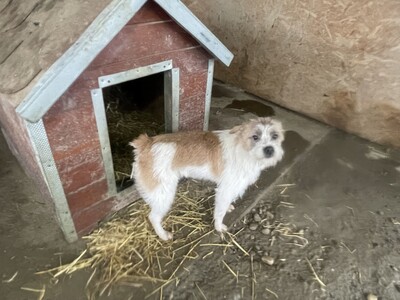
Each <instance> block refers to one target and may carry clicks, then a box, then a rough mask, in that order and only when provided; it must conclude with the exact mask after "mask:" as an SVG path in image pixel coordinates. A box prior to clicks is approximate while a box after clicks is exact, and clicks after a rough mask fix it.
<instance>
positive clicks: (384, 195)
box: [0, 82, 400, 300]
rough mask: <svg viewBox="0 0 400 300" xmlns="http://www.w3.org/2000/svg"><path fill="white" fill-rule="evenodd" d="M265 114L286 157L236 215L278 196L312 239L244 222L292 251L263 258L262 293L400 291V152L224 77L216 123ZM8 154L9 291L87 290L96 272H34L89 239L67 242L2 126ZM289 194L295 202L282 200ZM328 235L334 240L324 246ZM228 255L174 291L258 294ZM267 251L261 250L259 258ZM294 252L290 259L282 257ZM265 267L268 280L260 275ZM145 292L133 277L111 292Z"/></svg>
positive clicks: (0, 245)
mask: <svg viewBox="0 0 400 300" xmlns="http://www.w3.org/2000/svg"><path fill="white" fill-rule="evenodd" d="M235 100H236V101H235ZM229 105H230V106H231V107H229ZM257 114H258V115H260V114H262V115H274V116H275V117H276V118H277V119H279V120H281V121H282V123H283V125H284V127H285V129H286V141H285V145H284V146H285V151H286V154H285V158H284V160H283V161H282V162H281V163H280V164H279V165H278V166H277V167H275V168H274V169H272V170H269V171H267V172H264V173H263V176H262V177H261V178H260V180H259V181H258V182H257V185H256V186H253V187H251V188H250V189H249V190H248V192H247V193H246V195H245V196H244V197H243V199H241V200H240V201H238V203H237V209H236V210H235V211H234V213H232V214H231V215H229V216H228V217H227V223H228V224H229V225H232V226H233V225H234V226H239V225H238V224H243V222H241V221H242V220H243V219H246V218H247V219H248V218H251V215H252V213H253V212H254V209H255V208H257V207H261V206H265V205H270V206H271V207H273V208H271V210H273V214H274V215H275V217H276V218H279V219H280V220H285V221H286V222H289V223H291V224H295V225H296V227H297V228H304V230H305V232H306V234H305V236H306V237H307V239H308V240H309V246H308V247H307V248H306V249H296V248H294V249H291V248H290V246H288V245H285V244H282V243H281V244H280V243H275V244H274V245H272V244H271V238H270V237H264V236H262V235H261V233H260V232H252V233H251V236H252V237H253V238H252V239H249V236H246V235H245V234H246V230H247V231H248V228H247V227H246V226H247V225H246V224H245V225H241V226H244V227H245V230H244V231H243V236H242V237H240V236H239V239H240V238H242V239H243V243H246V241H247V242H248V243H249V247H253V246H257V245H258V247H261V248H263V247H264V248H267V249H268V251H269V252H270V255H275V256H276V257H280V258H282V257H285V260H282V261H281V263H279V264H276V266H275V268H274V269H265V268H264V269H263V267H262V266H261V265H260V267H259V269H257V272H259V277H258V278H259V280H258V284H257V289H256V290H255V296H256V299H274V297H271V294H268V293H266V292H265V288H267V286H268V287H269V288H271V287H273V289H274V291H275V292H276V294H277V295H279V299H365V297H366V295H367V294H368V293H372V294H374V295H378V296H379V297H381V298H380V299H400V270H399V268H400V235H399V232H400V225H399V224H400V223H399V222H400V152H399V151H398V150H395V149H388V148H385V147H382V146H379V145H376V144H373V143H370V142H368V141H365V140H363V139H360V138H358V137H355V136H352V135H350V134H346V133H344V132H341V131H338V130H336V129H334V128H331V127H328V126H325V125H323V124H321V123H318V122H316V121H313V120H310V119H308V118H305V117H302V116H300V115H297V114H296V113H293V112H290V111H287V110H285V109H282V108H280V107H277V106H275V105H273V104H271V103H265V102H264V103H263V104H261V102H260V100H259V99H258V98H256V97H253V96H252V95H249V94H246V93H244V92H243V91H241V90H240V89H237V88H235V87H231V86H228V85H224V84H221V83H218V82H217V83H215V85H214V88H213V101H212V108H211V116H210V129H224V128H230V127H232V126H233V125H235V124H239V123H241V122H242V121H243V120H247V119H249V118H253V117H254V116H255V115H257ZM0 163H1V167H0V195H1V196H0V205H1V210H0V253H1V255H0V275H1V276H2V283H0V291H1V295H2V296H1V297H0V298H2V299H10V300H11V299H12V300H14V299H37V298H38V296H39V294H40V293H38V292H34V291H27V290H24V289H21V287H26V288H32V289H41V288H42V287H43V286H46V293H45V295H44V299H86V295H85V292H84V287H85V283H86V280H87V278H88V276H89V275H90V272H81V273H80V274H78V275H73V276H71V277H65V278H62V279H60V281H59V282H57V283H55V282H51V281H49V279H48V278H45V277H43V276H38V275H35V274H34V273H35V272H36V271H39V270H43V269H47V268H50V267H54V266H57V265H58V264H59V263H60V260H61V261H62V262H68V261H71V260H73V259H74V258H75V257H76V256H77V255H78V254H79V253H80V252H81V251H82V249H84V247H85V245H84V243H83V242H82V241H80V242H78V243H75V244H67V243H66V242H64V240H63V238H62V235H61V231H60V230H59V229H58V227H57V224H56V222H55V220H54V218H52V217H51V216H50V215H49V212H50V211H51V206H50V205H49V204H48V203H45V202H43V201H42V200H41V197H40V195H38V193H37V190H36V188H35V186H34V185H33V184H32V181H31V180H30V179H29V178H27V177H26V175H25V174H24V173H23V171H22V170H21V168H20V167H19V165H18V163H17V161H16V160H15V158H14V157H13V156H12V155H11V154H10V151H9V150H8V147H7V145H6V142H5V140H4V138H3V137H2V136H0ZM287 183H290V184H293V186H292V187H291V188H289V189H287V190H285V192H284V195H285V198H284V199H283V198H282V195H283V194H281V193H282V189H279V184H287ZM282 199H283V200H285V201H286V202H290V203H292V204H293V206H294V207H293V208H292V209H288V208H282V207H281V206H279V203H280V201H283V200H282ZM252 209H253V212H252ZM232 229H233V227H232ZM256 244H257V245H256ZM328 244H329V247H330V248H331V249H334V250H332V251H331V252H329V253H326V252H323V253H322V252H320V251H321V250H320V249H321V248H322V249H325V246H327V245H328ZM290 249H291V250H290ZM289 250H290V251H289ZM302 251H303V252H302ZM308 254H312V255H313V256H312V257H314V256H315V257H319V259H318V260H316V261H315V262H314V261H313V263H315V266H316V268H317V267H318V269H317V271H318V273H319V274H320V276H321V277H322V278H323V279H324V281H325V283H326V284H327V286H326V288H323V289H320V288H317V287H316V286H315V281H312V280H311V281H310V280H308V279H304V278H307V274H308V273H310V270H309V269H307V265H305V264H303V263H302V262H304V260H303V259H302V258H304V255H307V257H311V256H308ZM221 255H222V254H221ZM302 255H303V256H302ZM220 258H221V257H220V256H218V255H217V256H215V257H213V256H211V257H210V258H209V263H205V261H196V260H195V261H193V262H192V263H191V265H189V266H188V267H187V269H188V270H192V272H191V273H189V274H186V275H185V278H182V280H181V282H180V284H179V285H178V286H177V287H175V286H173V287H170V288H169V289H168V290H167V291H166V293H165V294H166V295H169V297H170V298H171V299H172V298H173V299H196V298H197V297H198V298H199V299H200V298H201V295H199V294H198V292H195V291H194V290H193V286H194V283H196V284H198V285H199V286H200V288H201V289H202V290H203V291H205V294H206V296H207V298H208V299H222V298H226V299H249V297H251V294H248V293H249V291H250V290H249V289H248V288H247V289H246V285H248V284H249V283H248V281H246V280H244V279H243V282H236V283H235V282H232V281H231V278H228V276H229V275H227V273H223V272H222V271H221V267H220V266H219V261H220ZM229 258H231V261H230V265H231V266H234V267H235V268H237V269H238V270H239V269H240V268H244V269H246V267H245V266H244V264H245V263H247V262H248V261H246V259H244V258H243V259H242V258H240V257H238V258H236V257H235V256H234V254H232V255H231V256H230V257H226V259H229ZM259 259H260V258H259V257H257V256H255V260H256V261H257V260H259ZM310 259H311V258H310ZM290 260H292V262H291V263H285V264H284V263H283V261H290ZM317 261H318V262H319V261H323V262H324V263H323V264H319V263H318V264H317ZM213 267H215V269H212V268H213ZM200 270H202V271H200ZM332 270H335V271H332ZM15 274H16V276H15V277H14V279H13V280H9V279H10V278H12V277H13V275H15ZM355 274H356V275H357V276H356V275H355ZM308 275H309V274H308ZM264 277H265V278H267V277H268V280H265V281H263V280H262V279H260V278H264ZM303 277H304V278H303ZM356 277H357V278H356ZM288 281H290V283H291V284H290V286H289V287H288ZM217 282H219V283H220V284H216V283H217ZM264 283H265V286H264V285H263V284H264ZM241 284H242V285H241ZM227 287H228V288H227ZM239 291H241V292H239ZM196 293H197V294H196ZM143 296H144V294H137V293H136V292H133V291H132V289H130V288H126V287H125V288H121V289H120V290H116V291H115V293H113V294H111V296H110V297H104V299H142V298H143Z"/></svg>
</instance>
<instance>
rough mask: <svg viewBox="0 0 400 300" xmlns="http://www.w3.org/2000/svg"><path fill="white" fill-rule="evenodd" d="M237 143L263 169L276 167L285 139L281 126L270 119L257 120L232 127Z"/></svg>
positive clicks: (281, 154) (281, 155) (280, 157)
mask: <svg viewBox="0 0 400 300" xmlns="http://www.w3.org/2000/svg"><path fill="white" fill-rule="evenodd" d="M230 133H231V134H235V135H236V140H237V142H238V143H239V144H240V145H241V146H242V147H243V148H244V149H245V150H247V151H248V152H249V153H250V155H252V156H253V157H254V158H256V159H257V160H260V161H262V164H263V165H264V166H265V167H271V166H274V165H276V163H277V162H279V161H280V160H281V159H282V157H283V149H282V142H283V140H284V139H285V137H284V130H283V129H282V124H281V122H279V121H276V120H273V119H271V118H258V119H253V120H250V121H248V122H246V123H243V124H242V125H239V126H236V127H233V128H232V129H231V131H230Z"/></svg>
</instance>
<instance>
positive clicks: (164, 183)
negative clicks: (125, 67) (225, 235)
mask: <svg viewBox="0 0 400 300" xmlns="http://www.w3.org/2000/svg"><path fill="white" fill-rule="evenodd" d="M283 140H284V135H283V129H282V125H281V123H280V122H279V121H276V120H272V119H270V118H258V119H254V120H250V121H248V122H245V123H243V124H242V125H239V126H236V127H233V128H232V129H230V130H221V131H212V132H178V133H172V134H163V135H158V136H154V137H149V136H147V135H146V134H142V135H140V136H139V137H138V138H137V139H135V140H134V141H133V142H131V143H130V145H131V146H133V147H134V148H135V149H134V154H135V162H134V163H133V169H132V175H131V177H132V178H134V180H135V183H136V187H137V190H138V192H139V194H140V195H141V196H142V197H143V199H144V201H145V202H146V203H147V204H148V205H149V206H150V208H151V212H150V215H149V220H150V222H151V224H152V225H153V228H154V230H155V232H156V233H157V235H158V236H159V237H160V238H161V239H162V240H169V239H172V233H171V232H168V231H166V230H165V229H164V228H163V227H162V224H161V223H162V220H163V218H164V216H165V215H166V214H167V213H168V211H169V210H170V208H171V206H172V203H173V201H174V198H175V192H176V188H177V185H178V181H179V179H180V178H182V177H191V178H195V179H205V180H211V181H214V182H215V183H216V184H217V189H216V195H215V209H214V222H215V224H214V225H215V229H216V230H217V231H218V232H222V231H226V230H227V227H226V225H224V224H223V219H224V216H225V214H226V213H227V212H228V211H230V210H231V209H233V206H232V205H231V204H232V203H233V202H234V201H235V200H236V199H237V198H239V197H241V196H242V195H243V194H244V192H245V191H246V189H247V187H248V186H249V185H251V184H253V183H254V182H255V181H256V180H257V179H258V177H259V175H260V173H261V171H262V170H264V169H266V168H268V167H272V166H275V165H276V164H277V163H278V162H279V161H280V160H281V159H282V157H283V149H282V141H283Z"/></svg>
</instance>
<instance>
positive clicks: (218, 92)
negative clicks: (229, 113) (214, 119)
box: [212, 84, 237, 98]
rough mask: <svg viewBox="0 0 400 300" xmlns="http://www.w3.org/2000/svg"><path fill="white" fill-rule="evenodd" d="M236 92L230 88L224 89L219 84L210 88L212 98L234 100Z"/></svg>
mask: <svg viewBox="0 0 400 300" xmlns="http://www.w3.org/2000/svg"><path fill="white" fill-rule="evenodd" d="M236 95H237V92H235V91H233V90H232V88H230V87H225V86H223V85H221V84H214V85H213V88H212V96H213V97H216V98H221V97H228V98H234V97H236Z"/></svg>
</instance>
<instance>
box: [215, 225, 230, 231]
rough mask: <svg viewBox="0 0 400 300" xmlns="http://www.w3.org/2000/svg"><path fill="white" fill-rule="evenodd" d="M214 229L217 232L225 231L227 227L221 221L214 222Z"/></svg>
mask: <svg viewBox="0 0 400 300" xmlns="http://www.w3.org/2000/svg"><path fill="white" fill-rule="evenodd" d="M215 230H216V231H218V232H227V231H228V227H227V226H226V225H225V224H223V223H221V224H215Z"/></svg>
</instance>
